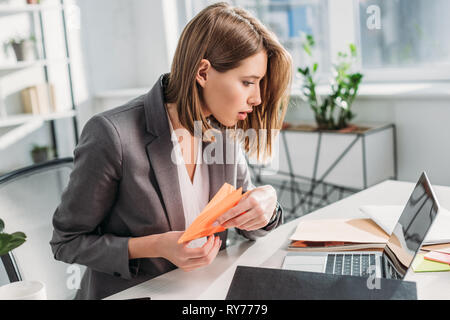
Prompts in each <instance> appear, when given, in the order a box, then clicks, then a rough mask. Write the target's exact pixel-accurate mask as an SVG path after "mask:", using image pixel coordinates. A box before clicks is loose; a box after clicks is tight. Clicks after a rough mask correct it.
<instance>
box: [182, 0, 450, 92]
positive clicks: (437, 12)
mask: <svg viewBox="0 0 450 320" xmlns="http://www.w3.org/2000/svg"><path fill="white" fill-rule="evenodd" d="M190 1H191V4H192V12H191V18H192V17H193V16H194V15H195V14H197V13H198V12H199V11H200V10H201V9H203V8H204V7H206V6H207V5H209V4H212V3H215V2H217V1H214V0H190ZM228 2H229V3H231V4H233V5H236V6H240V7H243V8H245V9H247V10H249V11H250V12H251V13H252V14H254V15H255V16H256V17H258V18H259V19H260V20H261V21H262V22H263V23H264V24H265V25H266V26H267V27H268V28H269V29H271V30H272V31H273V32H274V33H275V34H276V35H277V36H278V38H279V40H280V42H281V43H282V44H283V46H284V47H285V48H286V49H287V50H288V51H289V52H290V53H291V55H292V58H293V63H294V65H293V69H294V70H293V71H294V75H298V72H297V68H298V67H299V66H302V67H303V66H305V64H308V63H309V61H308V60H307V59H308V57H307V56H306V55H305V54H304V52H303V49H302V46H301V41H302V38H301V34H302V33H305V34H312V35H313V36H314V38H315V41H316V49H317V50H316V52H315V53H314V60H315V61H317V62H318V63H319V74H318V80H319V81H320V83H322V84H326V83H328V79H329V77H330V75H331V74H330V72H331V68H330V67H331V64H332V63H333V61H335V59H336V57H337V55H338V52H340V51H342V52H345V51H348V48H349V44H350V43H353V44H356V46H357V48H358V54H359V55H360V59H359V60H360V61H359V66H358V69H360V72H362V73H363V74H364V79H363V83H369V82H378V81H383V82H391V81H427V80H450V31H449V30H450V1H449V0H234V1H228ZM298 81H300V80H299V77H295V78H294V84H293V85H294V88H295V87H296V86H297V85H298Z"/></svg>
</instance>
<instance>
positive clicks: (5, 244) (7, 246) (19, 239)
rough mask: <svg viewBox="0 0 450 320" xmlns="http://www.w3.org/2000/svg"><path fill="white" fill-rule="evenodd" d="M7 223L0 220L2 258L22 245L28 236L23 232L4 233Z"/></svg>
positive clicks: (0, 254) (0, 252)
mask: <svg viewBox="0 0 450 320" xmlns="http://www.w3.org/2000/svg"><path fill="white" fill-rule="evenodd" d="M4 229H5V223H4V222H3V220H2V219H0V256H2V255H4V254H7V253H8V252H10V251H11V250H13V249H15V248H17V247H19V246H20V245H22V244H23V243H24V242H25V240H26V238H27V236H26V235H25V233H23V232H14V233H12V234H8V233H4V232H3V230H4Z"/></svg>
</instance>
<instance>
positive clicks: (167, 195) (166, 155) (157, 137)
mask: <svg viewBox="0 0 450 320" xmlns="http://www.w3.org/2000/svg"><path fill="white" fill-rule="evenodd" d="M165 76H167V74H165V75H162V76H161V77H160V78H159V81H158V82H157V83H156V84H155V85H154V87H153V88H152V89H151V90H150V92H149V93H148V94H147V96H146V97H145V100H144V110H145V116H146V122H147V131H148V132H149V133H150V134H151V135H152V138H151V140H150V142H149V143H148V144H147V146H146V149H147V156H148V158H149V162H150V164H151V167H152V168H153V171H154V173H155V176H156V180H157V182H158V187H159V189H160V191H161V195H162V198H163V202H164V206H165V209H166V215H167V219H168V221H169V224H170V228H171V230H173V231H181V230H184V229H185V218H184V209H183V201H182V198H181V192H180V184H179V181H178V171H177V167H176V164H175V163H173V161H172V158H171V154H172V150H173V144H172V140H171V137H170V128H169V123H168V118H167V114H166V110H165V107H164V98H163V97H164V95H163V81H165V78H164V77H165Z"/></svg>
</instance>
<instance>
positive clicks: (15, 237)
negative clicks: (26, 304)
mask: <svg viewBox="0 0 450 320" xmlns="http://www.w3.org/2000/svg"><path fill="white" fill-rule="evenodd" d="M4 228H5V223H4V222H3V220H2V219H0V256H3V255H6V254H8V253H9V252H10V251H12V250H14V249H16V248H17V247H19V246H21V245H22V244H23V243H24V242H25V241H26V238H27V236H26V235H25V233H23V232H14V233H11V234H8V233H5V232H3V230H4ZM46 299H47V293H46V289H45V284H44V283H42V282H40V281H33V280H21V281H15V282H11V283H9V284H5V285H3V286H0V300H46Z"/></svg>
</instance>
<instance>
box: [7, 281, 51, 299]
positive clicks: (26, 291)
mask: <svg viewBox="0 0 450 320" xmlns="http://www.w3.org/2000/svg"><path fill="white" fill-rule="evenodd" d="M0 300H47V293H46V290H45V284H44V283H42V282H40V281H17V282H12V283H9V284H6V285H4V286H1V287H0Z"/></svg>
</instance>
